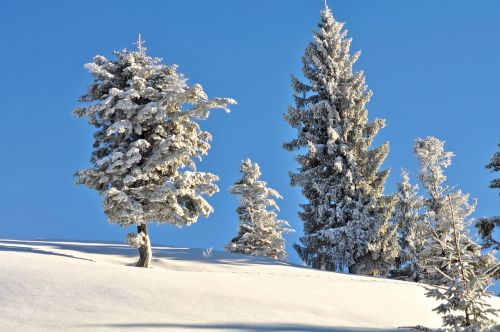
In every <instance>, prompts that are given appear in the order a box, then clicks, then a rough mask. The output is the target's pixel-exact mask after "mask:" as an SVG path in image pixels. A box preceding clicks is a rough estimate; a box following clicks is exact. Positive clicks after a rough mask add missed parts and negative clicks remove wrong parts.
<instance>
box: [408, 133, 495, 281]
mask: <svg viewBox="0 0 500 332" xmlns="http://www.w3.org/2000/svg"><path fill="white" fill-rule="evenodd" d="M415 153H416V155H417V157H418V159H419V161H420V165H421V167H420V176H419V177H420V179H421V180H422V183H423V185H424V188H425V190H426V191H427V193H428V197H427V198H426V199H425V203H424V207H425V212H424V220H425V222H426V223H427V225H428V226H429V229H430V230H432V233H431V234H430V236H429V237H430V240H431V241H430V245H428V246H427V247H426V248H425V249H424V250H423V251H422V253H421V254H420V262H421V264H422V265H423V266H425V267H426V269H425V274H424V279H423V281H424V282H426V283H428V284H435V285H446V284H447V282H448V278H447V277H446V276H445V275H450V274H451V273H453V272H452V271H449V269H450V265H449V264H447V263H446V259H447V258H446V257H447V253H446V252H445V251H444V249H443V244H445V245H452V246H453V243H452V241H454V240H455V238H454V232H455V228H456V227H458V231H459V232H466V230H465V227H466V226H468V225H469V221H468V218H469V216H470V215H471V213H472V212H474V209H475V206H476V202H475V201H474V203H472V204H471V203H469V194H463V193H462V192H461V191H460V190H454V189H453V188H451V187H450V186H448V185H446V184H445V181H446V176H445V175H444V169H445V168H447V167H448V166H450V165H451V158H452V156H453V153H451V152H447V151H445V150H444V142H443V141H440V140H439V139H437V138H435V137H432V136H430V137H427V138H425V139H417V140H416V142H415ZM436 238H438V239H439V241H438V240H436ZM463 241H465V242H464V243H465V245H464V246H463V247H464V250H467V251H468V253H469V254H470V255H473V256H474V257H476V259H475V260H474V269H475V270H476V271H484V270H486V269H487V268H488V267H489V266H491V265H494V264H497V263H498V262H497V260H496V259H495V258H494V257H493V256H491V255H487V254H483V255H482V254H481V247H479V246H478V245H477V244H476V243H475V242H474V241H473V240H472V239H470V237H469V236H468V235H467V236H466V237H464V240H463ZM467 241H469V242H467ZM438 263H441V264H443V265H438ZM443 273H444V274H443ZM494 275H495V276H497V275H498V272H495V273H494Z"/></svg>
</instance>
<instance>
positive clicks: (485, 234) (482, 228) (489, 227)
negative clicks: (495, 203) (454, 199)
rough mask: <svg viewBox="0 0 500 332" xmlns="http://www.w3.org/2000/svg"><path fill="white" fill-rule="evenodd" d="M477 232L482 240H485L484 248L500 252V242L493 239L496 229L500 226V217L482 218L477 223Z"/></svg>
mask: <svg viewBox="0 0 500 332" xmlns="http://www.w3.org/2000/svg"><path fill="white" fill-rule="evenodd" d="M475 226H476V228H477V232H478V233H479V236H481V239H482V240H483V244H482V245H483V248H485V249H487V248H493V249H494V250H500V242H498V241H497V240H495V239H494V238H493V233H494V231H495V227H498V226H500V216H496V217H489V218H480V219H479V220H478V221H477V222H476V225H475Z"/></svg>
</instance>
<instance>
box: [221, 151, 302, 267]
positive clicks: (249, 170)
mask: <svg viewBox="0 0 500 332" xmlns="http://www.w3.org/2000/svg"><path fill="white" fill-rule="evenodd" d="M240 172H241V173H242V174H243V177H242V178H241V179H240V180H239V181H237V182H236V183H235V184H234V185H233V186H232V187H231V188H230V193H231V194H234V195H238V196H239V201H240V206H239V207H238V208H237V209H236V212H237V213H238V215H239V219H240V226H239V231H238V235H237V236H236V237H235V238H234V239H232V240H231V242H230V243H229V244H227V245H226V249H227V250H228V251H230V252H235V253H241V254H247V255H254V256H266V257H271V258H274V259H280V258H283V257H285V256H286V255H287V253H286V251H285V240H284V239H283V233H288V232H292V231H293V230H292V229H291V228H290V225H289V224H288V223H287V222H286V221H285V220H279V219H277V213H276V212H277V211H279V208H278V205H277V204H276V201H275V200H274V199H273V197H274V198H282V197H281V195H280V194H279V193H278V192H277V191H276V190H274V189H270V188H267V186H266V185H267V183H266V182H265V181H262V180H259V177H260V175H261V172H260V168H259V165H258V164H257V163H252V161H251V160H250V159H247V160H244V161H243V162H242V163H241V168H240ZM269 207H270V208H271V209H269Z"/></svg>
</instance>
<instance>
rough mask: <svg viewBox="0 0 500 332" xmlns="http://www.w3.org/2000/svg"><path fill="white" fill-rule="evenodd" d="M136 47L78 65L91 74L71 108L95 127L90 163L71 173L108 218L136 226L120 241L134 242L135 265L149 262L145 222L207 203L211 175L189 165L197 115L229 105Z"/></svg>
mask: <svg viewBox="0 0 500 332" xmlns="http://www.w3.org/2000/svg"><path fill="white" fill-rule="evenodd" d="M137 44H138V51H135V52H131V51H127V50H123V51H119V52H114V55H115V56H116V60H108V59H106V58H105V57H103V56H100V55H98V56H96V57H95V58H94V60H93V62H92V63H88V64H86V65H85V67H86V68H87V69H88V70H89V71H90V72H91V73H92V75H93V76H94V78H95V79H94V82H93V83H92V85H90V87H89V89H88V92H87V93H86V94H85V95H83V96H82V97H80V99H79V100H80V101H81V102H84V103H86V106H84V107H81V108H78V109H76V110H74V114H75V115H76V116H78V117H81V118H86V119H87V120H88V122H89V123H90V124H91V125H93V126H94V127H95V128H96V132H95V134H94V139H95V143H94V145H93V147H94V151H93V153H92V157H91V163H92V167H91V168H88V169H83V170H81V171H79V172H77V173H76V174H75V176H76V178H77V183H78V184H84V185H86V186H88V187H89V188H92V189H95V190H97V191H98V192H99V193H100V195H101V197H102V200H103V207H104V212H105V213H106V216H107V218H108V220H109V222H111V223H117V224H119V225H121V226H124V227H126V226H130V225H136V226H137V234H129V236H128V242H129V243H130V244H131V245H134V246H136V247H137V248H138V249H139V253H140V259H139V261H138V263H137V266H140V267H149V265H150V260H151V245H150V240H149V236H148V231H147V224H148V223H151V222H156V223H160V224H161V223H169V224H173V225H176V226H179V227H180V226H182V225H190V224H192V223H194V222H196V221H197V219H198V216H199V215H202V216H208V215H209V214H210V213H211V212H212V207H211V206H210V204H209V203H208V202H207V201H206V200H205V199H204V198H203V195H209V196H210V195H212V194H214V193H215V192H217V191H218V187H217V186H216V185H215V184H214V181H216V180H217V179H218V177H217V176H216V175H214V174H211V173H206V172H199V171H197V170H196V165H195V161H194V158H200V159H201V157H202V156H203V155H205V154H207V151H208V150H209V148H210V140H211V135H210V133H208V132H205V131H202V130H201V129H200V126H199V124H198V121H199V120H204V119H207V118H208V116H209V112H210V110H211V109H213V108H222V109H224V110H226V111H229V109H228V108H227V107H228V105H230V104H234V103H235V101H234V100H232V99H230V98H213V99H209V98H208V97H207V95H206V94H205V92H204V91H203V88H202V87H201V86H200V85H199V84H195V85H191V86H190V85H188V84H187V83H186V78H185V77H184V76H183V75H182V74H180V73H178V72H177V66H175V65H174V66H165V65H163V64H161V59H158V58H153V57H150V56H148V55H147V54H146V52H145V51H146V48H145V47H144V46H143V44H142V41H141V39H140V36H139V41H138V43H137Z"/></svg>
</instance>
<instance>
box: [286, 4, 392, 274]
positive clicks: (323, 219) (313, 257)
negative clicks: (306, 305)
mask: <svg viewBox="0 0 500 332" xmlns="http://www.w3.org/2000/svg"><path fill="white" fill-rule="evenodd" d="M346 34H347V31H346V30H344V29H343V24H342V23H339V22H337V21H336V20H335V19H334V18H333V16H332V12H331V11H330V9H329V8H327V7H326V8H325V9H324V10H323V11H322V12H321V21H320V23H319V31H318V32H316V33H314V38H313V41H312V42H311V43H310V44H309V45H308V46H307V49H306V51H305V54H304V56H303V58H302V62H303V67H302V72H303V74H304V76H305V78H306V79H307V82H306V83H303V82H301V81H299V79H297V78H295V77H292V87H293V89H294V91H295V94H294V98H295V106H290V107H289V108H288V113H287V114H286V115H285V120H286V121H287V122H288V123H289V124H290V125H291V126H292V127H293V128H295V129H297V138H295V139H293V140H292V141H291V142H288V143H285V144H284V148H285V149H286V150H289V151H295V150H302V149H304V148H306V149H307V152H305V153H304V154H300V155H298V156H297V157H296V160H297V162H298V163H299V168H298V172H297V173H291V174H290V176H291V183H292V185H295V186H300V187H302V192H303V194H304V196H305V197H306V199H307V201H308V202H307V203H306V204H304V205H302V208H303V211H302V212H301V213H300V214H299V216H300V218H301V219H302V221H303V222H304V236H303V237H302V238H301V239H300V241H301V245H295V249H296V250H297V252H298V254H299V255H300V257H301V258H302V260H303V261H304V262H305V263H306V264H307V265H309V266H312V267H314V268H318V269H325V270H331V271H342V270H344V269H346V268H347V269H348V270H349V271H350V272H354V273H362V274H376V275H383V274H386V273H387V272H388V271H389V269H390V268H391V267H392V265H393V261H394V258H395V257H396V255H397V241H396V240H395V239H396V230H395V229H394V228H393V227H391V225H390V217H391V214H392V209H393V206H394V199H393V198H392V197H385V196H383V191H384V183H385V180H386V178H387V176H388V174H389V171H388V170H384V171H378V168H379V167H380V165H381V164H382V162H383V161H384V159H385V158H386V156H387V153H388V150H389V146H388V143H386V144H384V145H382V146H379V147H377V148H375V149H373V150H370V149H369V147H370V145H371V143H372V141H373V139H374V137H375V136H376V134H377V133H378V131H379V130H380V129H381V128H383V127H384V126H385V122H384V121H383V120H380V119H375V120H374V121H373V122H368V111H367V110H366V108H365V105H366V103H367V102H368V101H369V99H370V97H371V92H370V91H369V90H368V89H367V86H366V84H365V78H364V74H363V72H353V69H352V67H353V64H354V63H355V62H356V60H357V59H358V57H359V53H355V54H354V55H351V54H350V51H349V48H350V44H351V40H350V39H348V38H347V37H346Z"/></svg>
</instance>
